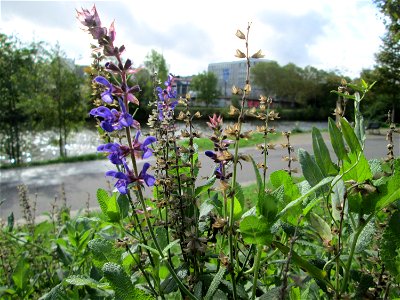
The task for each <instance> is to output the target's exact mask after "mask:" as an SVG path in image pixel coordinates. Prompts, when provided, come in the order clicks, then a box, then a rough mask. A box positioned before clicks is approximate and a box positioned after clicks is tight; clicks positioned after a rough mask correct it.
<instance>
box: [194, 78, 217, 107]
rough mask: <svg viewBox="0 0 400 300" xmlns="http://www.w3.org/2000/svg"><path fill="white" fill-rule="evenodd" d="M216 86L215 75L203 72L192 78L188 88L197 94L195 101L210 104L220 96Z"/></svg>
mask: <svg viewBox="0 0 400 300" xmlns="http://www.w3.org/2000/svg"><path fill="white" fill-rule="evenodd" d="M217 85H218V79H217V77H216V76H215V74H214V73H212V72H206V71H204V72H203V73H199V74H197V75H195V76H193V79H192V82H191V84H190V88H191V89H192V90H193V91H195V92H196V93H197V96H196V99H197V100H199V101H203V102H204V103H205V104H212V103H213V102H214V101H215V100H216V99H217V98H218V97H219V96H220V93H219V91H218V88H217Z"/></svg>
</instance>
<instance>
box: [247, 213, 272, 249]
mask: <svg viewBox="0 0 400 300" xmlns="http://www.w3.org/2000/svg"><path fill="white" fill-rule="evenodd" d="M239 229H240V232H241V233H242V236H243V240H244V241H245V242H246V243H248V244H258V245H267V244H269V243H270V242H271V240H272V234H271V231H270V230H269V226H268V221H267V220H266V218H264V217H257V216H247V217H245V218H244V219H243V220H242V221H241V222H240V225H239Z"/></svg>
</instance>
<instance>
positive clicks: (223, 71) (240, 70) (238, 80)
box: [208, 58, 269, 106]
mask: <svg viewBox="0 0 400 300" xmlns="http://www.w3.org/2000/svg"><path fill="white" fill-rule="evenodd" d="M268 61H269V60H267V59H255V58H250V67H253V66H254V65H256V64H257V63H260V62H268ZM208 72H213V73H214V74H215V75H216V76H217V78H218V89H219V91H220V93H221V97H222V98H224V99H225V101H230V100H231V98H232V86H236V87H239V88H242V89H243V87H244V85H245V84H246V75H247V61H246V60H238V61H230V62H220V63H211V64H209V65H208ZM250 79H251V78H250ZM263 93H264V92H263V90H262V89H261V88H260V87H257V86H256V85H254V84H251V92H250V95H249V96H248V100H249V101H248V105H249V106H255V105H258V99H259V98H260V95H262V94H263Z"/></svg>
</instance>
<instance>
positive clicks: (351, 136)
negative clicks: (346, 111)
mask: <svg viewBox="0 0 400 300" xmlns="http://www.w3.org/2000/svg"><path fill="white" fill-rule="evenodd" d="M340 125H341V127H342V132H343V136H344V139H345V140H346V143H347V145H348V146H349V147H350V150H351V152H353V153H357V154H358V153H360V152H361V151H362V149H361V145H360V141H359V140H358V138H357V136H356V134H355V133H354V130H353V128H352V127H351V125H350V124H349V122H347V120H346V119H344V118H341V119H340Z"/></svg>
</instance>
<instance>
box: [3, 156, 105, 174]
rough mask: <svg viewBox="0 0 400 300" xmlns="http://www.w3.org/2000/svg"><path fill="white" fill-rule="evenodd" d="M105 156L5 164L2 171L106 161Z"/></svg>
mask: <svg viewBox="0 0 400 300" xmlns="http://www.w3.org/2000/svg"><path fill="white" fill-rule="evenodd" d="M104 158H105V156H104V154H103V153H90V154H83V155H77V156H70V157H69V156H67V157H59V158H55V159H48V160H40V161H33V162H29V163H28V162H27V163H20V164H4V165H1V166H0V169H2V170H5V169H13V168H20V167H34V166H45V165H50V164H60V163H73V162H82V161H91V160H98V159H104Z"/></svg>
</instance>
